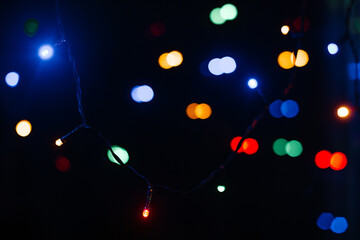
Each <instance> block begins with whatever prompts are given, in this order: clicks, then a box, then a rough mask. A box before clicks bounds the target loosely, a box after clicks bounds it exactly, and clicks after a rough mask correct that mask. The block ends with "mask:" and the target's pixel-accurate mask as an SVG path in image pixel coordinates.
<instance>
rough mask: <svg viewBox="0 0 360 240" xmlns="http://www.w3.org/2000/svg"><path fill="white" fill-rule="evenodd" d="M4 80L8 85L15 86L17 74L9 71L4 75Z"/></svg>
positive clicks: (17, 79) (17, 78)
mask: <svg viewBox="0 0 360 240" xmlns="http://www.w3.org/2000/svg"><path fill="white" fill-rule="evenodd" d="M5 82H6V84H7V85H8V86H9V87H16V85H17V84H18V82H19V74H17V73H16V72H9V73H8V74H6V76H5Z"/></svg>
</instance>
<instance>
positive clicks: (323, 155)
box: [315, 150, 332, 169]
mask: <svg viewBox="0 0 360 240" xmlns="http://www.w3.org/2000/svg"><path fill="white" fill-rule="evenodd" d="M331 156H332V154H331V152H329V151H327V150H321V151H320V152H318V153H317V154H316V155H315V164H316V166H318V167H319V168H321V169H325V168H328V167H330V159H331Z"/></svg>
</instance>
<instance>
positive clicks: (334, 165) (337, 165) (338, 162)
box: [330, 152, 347, 171]
mask: <svg viewBox="0 0 360 240" xmlns="http://www.w3.org/2000/svg"><path fill="white" fill-rule="evenodd" d="M346 165H347V158H346V155H345V154H344V153H342V152H336V153H333V155H332V156H331V158H330V168H331V169H333V170H336V171H339V170H342V169H344V168H345V167H346Z"/></svg>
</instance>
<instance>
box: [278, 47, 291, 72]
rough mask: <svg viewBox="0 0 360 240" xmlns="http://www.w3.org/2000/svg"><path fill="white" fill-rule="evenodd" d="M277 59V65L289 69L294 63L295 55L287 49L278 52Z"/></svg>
mask: <svg viewBox="0 0 360 240" xmlns="http://www.w3.org/2000/svg"><path fill="white" fill-rule="evenodd" d="M277 60H278V64H279V66H280V67H281V68H283V69H290V68H292V67H294V65H295V56H294V54H293V53H292V52H289V51H284V52H282V53H280V54H279V56H278V59H277Z"/></svg>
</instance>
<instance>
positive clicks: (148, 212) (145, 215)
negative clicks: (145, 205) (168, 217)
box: [143, 209, 150, 218]
mask: <svg viewBox="0 0 360 240" xmlns="http://www.w3.org/2000/svg"><path fill="white" fill-rule="evenodd" d="M149 214H150V211H149V209H144V211H143V217H144V218H147V217H148V216H149Z"/></svg>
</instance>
